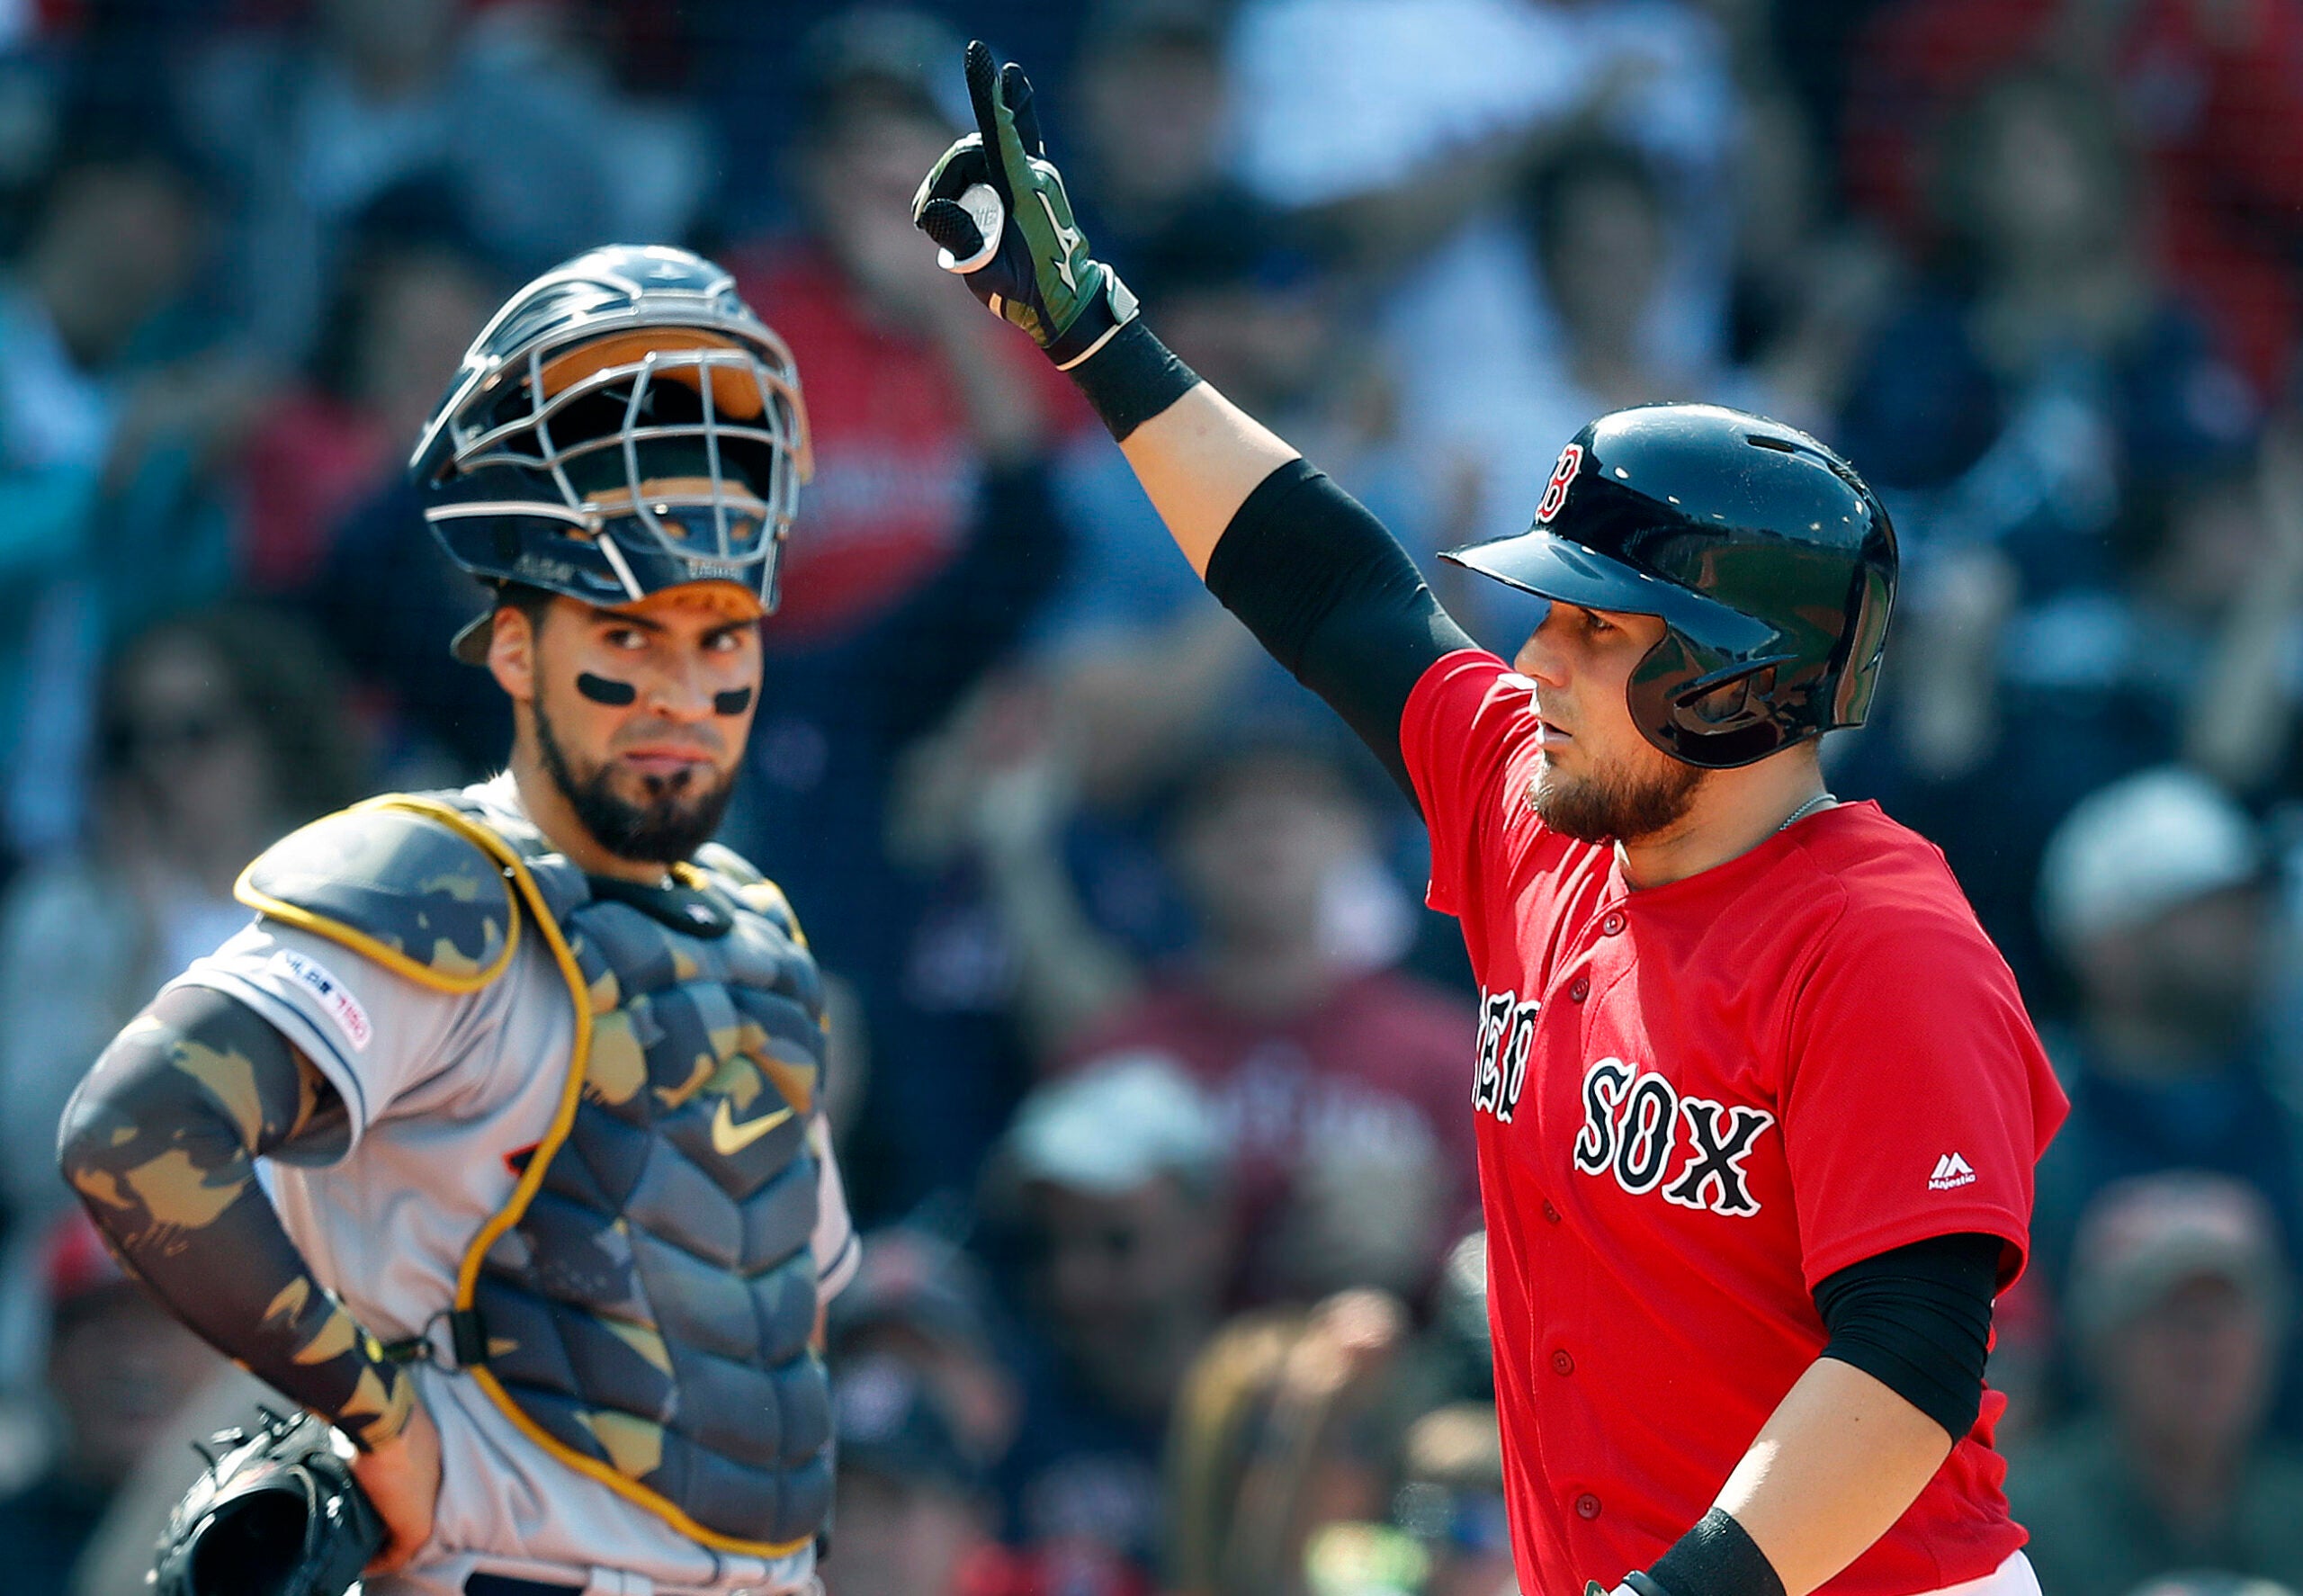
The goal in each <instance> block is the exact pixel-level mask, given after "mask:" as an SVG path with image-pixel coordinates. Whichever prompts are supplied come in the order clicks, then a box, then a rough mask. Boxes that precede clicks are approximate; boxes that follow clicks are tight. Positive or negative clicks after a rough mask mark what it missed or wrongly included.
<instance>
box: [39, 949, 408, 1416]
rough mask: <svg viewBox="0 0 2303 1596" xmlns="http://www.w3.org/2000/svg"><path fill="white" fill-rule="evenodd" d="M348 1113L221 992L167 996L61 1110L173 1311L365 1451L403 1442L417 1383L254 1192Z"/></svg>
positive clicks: (108, 1218)
mask: <svg viewBox="0 0 2303 1596" xmlns="http://www.w3.org/2000/svg"><path fill="white" fill-rule="evenodd" d="M343 1111H344V1110H343V1106H342V1104H341V1103H340V1102H339V1101H337V1099H336V1093H335V1090H334V1089H333V1088H331V1087H330V1086H329V1085H328V1084H327V1081H326V1080H325V1079H324V1078H323V1077H322V1076H321V1075H320V1073H319V1072H318V1071H317V1070H316V1069H314V1068H313V1067H312V1066H311V1064H310V1063H308V1062H306V1061H305V1059H304V1058H303V1057H302V1055H300V1054H299V1053H297V1051H296V1050H295V1048H294V1047H292V1046H291V1045H290V1044H289V1043H288V1041H287V1040H286V1038H284V1037H283V1036H281V1035H280V1033H279V1032H278V1031H276V1030H274V1029H273V1027H271V1026H270V1025H268V1024H266V1023H265V1022H264V1020H263V1019H262V1018H259V1017H258V1016H257V1015H256V1014H255V1011H254V1010H252V1009H249V1008H247V1007H246V1005H245V1004H243V1003H240V1002H238V1001H237V1000H234V999H232V998H229V997H227V996H225V995H224V994H223V993H221V992H217V991H208V990H206V989H203V988H199V987H179V988H176V989H175V990H173V991H166V992H163V993H161V994H160V996H159V997H158V998H157V999H156V1000H153V1002H152V1004H151V1006H150V1007H149V1008H148V1009H145V1011H144V1012H143V1013H142V1014H140V1015H139V1016H138V1017H137V1018H135V1019H134V1020H133V1021H131V1022H130V1025H129V1027H128V1028H127V1029H126V1030H124V1031H122V1032H121V1034H120V1036H118V1037H117V1038H116V1039H114V1041H113V1042H112V1045H111V1046H110V1047H109V1048H107V1049H105V1051H104V1054H103V1057H102V1058H100V1059H98V1060H97V1061H96V1065H95V1068H94V1069H93V1070H91V1071H89V1073H88V1078H87V1079H86V1080H84V1081H82V1082H81V1083H80V1088H79V1089H78V1090H77V1091H76V1092H75V1093H74V1094H73V1097H72V1101H71V1103H70V1105H69V1106H68V1107H67V1108H66V1109H65V1111H64V1122H63V1125H62V1127H61V1131H60V1139H59V1143H58V1149H59V1151H58V1161H59V1162H60V1164H61V1166H62V1169H63V1172H64V1178H65V1179H67V1180H68V1181H70V1182H71V1184H72V1187H73V1188H74V1189H75V1190H76V1191H77V1192H78V1193H79V1194H80V1198H81V1200H82V1201H83V1202H85V1204H86V1205H87V1206H88V1211H89V1213H90V1214H92V1215H94V1217H95V1221H96V1224H97V1225H98V1227H99V1228H101V1229H102V1230H103V1233H104V1235H105V1236H106V1238H107V1239H108V1240H109V1241H110V1242H111V1243H112V1250H113V1251H115V1252H117V1253H118V1254H119V1255H120V1257H121V1261H122V1262H123V1263H124V1264H126V1265H127V1267H128V1268H129V1269H131V1270H132V1271H133V1272H134V1273H135V1274H137V1275H138V1276H139V1277H140V1278H142V1279H143V1281H144V1282H145V1284H146V1285H147V1286H148V1287H150V1288H151V1289H152V1291H153V1292H155V1293H156V1294H157V1296H159V1297H160V1299H161V1300H162V1301H163V1302H165V1303H166V1305H167V1306H168V1308H169V1310H170V1311H171V1312H173V1313H174V1314H175V1315H176V1316H177V1317H178V1318H180V1319H182V1320H183V1321H184V1323H186V1324H188V1325H190V1326H191V1327H192V1328H193V1330H195V1331H199V1332H200V1334H201V1335H202V1336H204V1337H205V1338H207V1340H210V1341H211V1342H212V1343H213V1344H214V1345H215V1346H216V1347H217V1348H219V1349H220V1350H222V1351H223V1352H224V1353H226V1354H227V1355H228V1356H229V1357H230V1358H233V1359H234V1360H235V1361H237V1362H238V1363H239V1364H240V1365H242V1366H243V1367H246V1369H247V1370H248V1371H249V1372H250V1373H252V1374H254V1375H255V1376H257V1377H258V1378H260V1379H263V1380H265V1381H267V1382H269V1383H270V1384H271V1385H273V1386H275V1387H277V1388H278V1389H279V1390H280V1391H281V1392H282V1394H285V1395H287V1396H289V1397H291V1398H292V1399H293V1400H295V1401H297V1402H299V1403H302V1404H303V1405H304V1406H306V1407H308V1408H310V1409H311V1410H312V1411H313V1412H318V1413H320V1414H322V1415H324V1416H325V1417H327V1419H328V1420H330V1421H332V1422H334V1423H335V1424H336V1425H338V1426H339V1427H341V1428H342V1429H343V1430H344V1431H345V1434H347V1435H349V1436H350V1437H351V1438H352V1439H353V1440H354V1442H356V1443H358V1444H359V1445H361V1446H363V1447H372V1446H374V1445H376V1444H377V1443H379V1442H381V1441H383V1440H386V1439H390V1437H392V1436H394V1435H397V1434H398V1433H399V1430H400V1427H401V1426H402V1425H403V1424H405V1423H406V1422H407V1421H408V1412H409V1409H410V1407H411V1406H412V1405H413V1404H414V1402H415V1399H416V1398H415V1388H414V1385H413V1384H412V1382H411V1381H410V1380H409V1378H408V1372H407V1370H405V1369H404V1368H402V1367H399V1366H398V1365H397V1364H394V1363H391V1362H390V1361H388V1360H387V1359H386V1358H385V1357H384V1353H383V1348H382V1347H381V1344H380V1343H379V1342H378V1341H377V1340H376V1338H375V1337H374V1336H373V1335H372V1334H370V1333H369V1332H368V1331H366V1330H364V1329H363V1328H362V1327H361V1325H360V1324H359V1323H357V1322H355V1321H354V1319H353V1317H352V1314H350V1312H349V1311H348V1310H346V1309H345V1306H344V1305H343V1304H342V1303H340V1302H338V1301H337V1300H336V1296H335V1295H334V1294H333V1293H331V1292H329V1291H328V1290H327V1288H326V1287H323V1286H322V1285H321V1284H320V1283H319V1282H318V1280H317V1279H315V1278H313V1277H312V1272H311V1269H310V1266H309V1265H308V1264H307V1263H306V1262H305V1261H304V1258H303V1255H302V1254H301V1253H300V1252H299V1251H297V1250H296V1245H295V1243H294V1242H291V1240H289V1237H288V1233H287V1232H286V1231H285V1230H283V1229H282V1227H281V1224H280V1216H279V1215H278V1214H277V1213H276V1212H274V1211H273V1206H272V1202H271V1199H270V1198H269V1197H266V1196H265V1195H264V1188H262V1187H261V1186H259V1185H258V1184H257V1183H256V1167H255V1160H256V1157H257V1155H258V1154H261V1153H264V1152H270V1151H272V1150H273V1148H276V1147H279V1146H281V1145H282V1144H283V1143H287V1142H289V1141H290V1140H291V1139H293V1138H295V1137H298V1136H300V1135H310V1134H314V1133H315V1132H320V1131H325V1129H326V1128H327V1126H326V1122H327V1120H328V1119H329V1117H331V1116H341V1115H342V1113H343Z"/></svg>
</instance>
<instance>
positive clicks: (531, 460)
mask: <svg viewBox="0 0 2303 1596" xmlns="http://www.w3.org/2000/svg"><path fill="white" fill-rule="evenodd" d="M747 330H748V332H750V336H748V337H745V338H743V339H741V340H740V341H739V339H738V338H737V337H733V336H728V335H726V334H723V333H719V332H712V331H704V330H703V329H699V328H694V327H664V328H662V329H660V330H659V331H658V332H657V333H655V334H654V335H652V336H651V335H650V333H649V332H648V331H647V330H645V329H641V328H632V327H628V326H627V327H625V328H623V329H620V330H619V331H618V332H616V333H614V334H610V335H609V336H605V337H603V336H597V335H595V336H592V337H589V338H583V339H581V341H578V342H574V343H571V344H566V345H558V346H554V345H550V344H543V343H539V344H537V345H533V346H532V347H531V348H530V349H529V350H528V351H527V352H526V354H525V358H524V360H522V361H520V362H518V363H516V365H515V367H513V368H512V369H515V370H517V371H518V372H519V373H520V376H519V380H518V381H510V382H502V383H500V384H499V385H498V386H499V391H500V393H501V397H500V398H499V399H497V402H496V403H494V404H492V405H485V404H483V405H468V406H466V407H463V408H460V410H458V411H456V412H452V413H451V414H450V415H449V416H448V417H446V420H447V430H448V435H449V443H450V446H451V451H452V453H451V462H452V463H451V466H450V469H451V471H453V473H454V474H456V475H458V476H461V477H465V478H468V479H473V480H475V485H477V482H478V481H481V480H488V476H489V475H490V473H492V472H494V471H498V470H500V469H503V468H510V470H511V471H516V472H518V473H519V474H520V476H521V477H522V479H523V480H524V482H525V483H526V484H528V485H529V487H530V489H531V492H533V489H546V490H547V491H548V492H550V493H551V497H550V498H542V497H526V496H523V497H520V498H506V497H491V498H489V499H488V501H487V502H484V503H480V502H470V501H467V502H465V503H461V504H449V505H440V506H436V507H434V508H433V510H432V514H433V515H434V516H435V517H443V518H446V517H456V516H504V515H507V514H508V515H532V516H542V517H544V518H546V519H550V520H555V521H560V522H564V523H566V524H567V525H568V527H569V532H570V533H575V534H577V535H581V536H587V537H592V538H596V539H598V540H599V548H600V551H601V552H602V553H603V555H605V557H606V559H607V560H608V561H609V562H610V563H611V564H612V565H614V566H616V567H617V568H618V575H619V576H620V577H621V578H622V579H623V585H624V586H625V587H626V588H627V589H629V590H630V592H631V594H632V597H634V598H638V597H641V596H642V592H641V587H640V584H639V583H638V582H637V580H636V579H635V578H633V577H632V573H631V571H630V569H629V566H628V563H627V562H625V561H624V560H623V557H622V555H621V554H620V552H619V551H617V549H616V547H615V542H616V540H615V539H614V537H610V536H604V535H603V534H604V533H607V532H608V531H609V530H610V528H611V527H612V526H614V527H616V529H617V530H618V531H622V530H623V526H620V525H618V524H620V523H621V524H624V525H630V526H634V527H636V528H637V529H638V530H639V531H640V532H641V533H642V534H643V535H644V536H645V537H646V538H648V539H650V540H652V542H654V544H655V545H656V546H657V547H658V548H659V550H660V551H662V552H664V553H665V554H668V555H670V556H672V557H673V558H675V559H677V560H686V561H699V560H700V561H704V562H707V563H708V564H711V565H715V566H721V567H724V568H726V571H725V574H727V575H729V576H730V577H733V578H737V579H744V578H749V577H755V576H756V575H757V573H755V572H753V571H751V570H750V569H748V568H751V567H756V566H759V565H762V564H765V563H767V562H769V561H772V560H774V559H775V555H776V553H777V551H778V548H779V545H780V544H781V543H782V542H783V539H784V534H785V533H786V532H787V531H788V530H789V528H790V526H791V525H792V520H793V515H794V513H795V511H796V510H797V508H798V501H799V489H800V483H801V481H802V480H803V479H804V478H805V477H806V475H807V474H808V472H809V469H810V464H811V462H810V456H809V448H808V436H807V421H806V411H805V410H804V408H802V404H801V400H800V392H799V387H798V383H797V381H795V380H794V378H793V361H792V356H791V354H790V352H789V351H788V350H787V349H786V348H785V347H784V345H783V342H782V340H780V339H778V338H776V337H775V335H774V334H773V333H770V332H768V331H767V330H766V328H765V327H761V328H758V329H757V331H751V330H750V329H747ZM627 354H629V355H632V356H633V358H621V357H622V356H624V355H627ZM508 374H509V372H508V371H507V372H506V375H508ZM475 397H477V396H475ZM498 480H501V479H498Z"/></svg>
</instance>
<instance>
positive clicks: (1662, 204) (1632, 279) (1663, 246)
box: [1432, 134, 1776, 653]
mask: <svg viewBox="0 0 2303 1596" xmlns="http://www.w3.org/2000/svg"><path fill="white" fill-rule="evenodd" d="M1513 197H1514V199H1515V200H1516V202H1517V203H1516V208H1515V211H1514V215H1515V220H1517V221H1518V222H1519V226H1520V228H1521V229H1522V230H1523V234H1524V240H1525V245H1526V248H1527V252H1528V259H1529V260H1530V261H1531V262H1532V263H1533V265H1534V268H1535V269H1534V273H1533V275H1532V278H1531V282H1532V284H1533V287H1534V290H1535V291H1536V293H1537V296H1538V298H1539V300H1540V301H1541V303H1542V304H1543V305H1544V306H1545V307H1546V310H1547V312H1548V315H1547V318H1546V326H1547V328H1548V331H1549V338H1548V341H1547V342H1546V344H1545V345H1540V346H1538V345H1532V344H1529V345H1523V346H1522V349H1521V351H1520V353H1521V355H1522V358H1523V360H1524V362H1525V363H1526V365H1527V369H1528V374H1529V380H1528V381H1524V382H1521V383H1519V384H1517V385H1514V386H1513V387H1511V388H1510V389H1507V390H1500V391H1496V392H1492V393H1489V394H1485V395H1483V396H1482V397H1483V403H1482V404H1481V405H1480V406H1479V408H1478V409H1477V412H1476V413H1471V412H1468V411H1467V412H1466V413H1465V414H1463V415H1461V416H1459V417H1456V418H1455V419H1454V421H1453V423H1452V438H1451V439H1450V440H1448V441H1446V442H1443V441H1442V440H1440V439H1437V438H1435V439H1433V440H1432V444H1433V446H1435V447H1452V449H1453V450H1454V451H1455V453H1456V455H1457V457H1458V458H1460V459H1462V460H1464V461H1465V465H1466V466H1467V468H1468V469H1469V470H1470V471H1472V473H1473V475H1474V480H1475V481H1476V483H1477V487H1476V490H1475V491H1476V508H1475V509H1474V510H1473V511H1472V512H1471V516H1472V519H1471V521H1470V524H1469V525H1467V526H1466V527H1465V535H1466V536H1470V537H1499V536H1502V535H1505V534H1506V533H1511V532H1518V531H1524V530H1525V529H1526V527H1527V525H1528V522H1529V520H1530V519H1531V518H1532V517H1533V516H1534V507H1535V505H1536V503H1537V500H1539V499H1541V498H1543V494H1544V483H1545V480H1546V477H1547V476H1548V475H1549V473H1550V471H1551V469H1552V462H1554V461H1555V460H1556V459H1557V458H1558V452H1559V448H1560V446H1561V445H1563V444H1565V443H1566V442H1567V441H1568V440H1569V439H1570V438H1572V437H1573V436H1574V435H1576V433H1577V432H1579V431H1581V430H1582V426H1583V424H1584V423H1585V422H1587V421H1589V420H1591V418H1592V417H1595V416H1599V415H1601V414H1603V413H1605V412H1607V411H1609V410H1618V409H1622V408H1626V406H1630V405H1638V404H1650V403H1654V402H1657V401H1662V400H1670V399H1684V398H1686V397H1688V396H1690V395H1692V396H1696V397H1698V398H1701V399H1713V400H1716V401H1718V402H1719V403H1722V404H1731V405H1737V406H1740V407H1743V408H1747V409H1752V410H1756V411H1761V412H1767V413H1771V412H1772V411H1773V410H1774V409H1775V408H1776V406H1775V405H1774V403H1773V401H1772V399H1771V397H1770V396H1769V395H1767V394H1766V393H1765V392H1763V391H1762V390H1761V389H1760V388H1759V387H1758V386H1757V385H1756V384H1755V382H1754V381H1752V380H1751V379H1749V378H1748V377H1745V376H1743V375H1741V374H1738V373H1734V372H1727V371H1725V370H1724V369H1722V368H1721V366H1720V364H1719V358H1718V357H1719V354H1720V353H1721V352H1720V350H1719V349H1718V347H1717V346H1716V345H1709V346H1704V347H1700V348H1696V349H1688V350H1672V349H1669V348H1668V347H1659V345H1658V343H1657V340H1656V339H1655V338H1654V337H1653V332H1652V328H1653V324H1654V322H1655V320H1656V318H1657V316H1658V315H1659V313H1660V311H1659V307H1660V302H1661V300H1662V296H1663V294H1664V292H1665V291H1666V289H1667V287H1668V286H1669V272H1670V268H1671V245H1672V227H1673V223H1674V220H1675V219H1676V218H1677V217H1678V216H1679V215H1680V214H1682V213H1681V212H1680V211H1679V210H1678V209H1676V208H1675V205H1676V202H1675V197H1674V195H1673V193H1672V192H1671V188H1670V187H1669V185H1668V184H1667V181H1666V178H1665V175H1664V174H1663V172H1662V170H1661V169H1659V167H1658V166H1657V165H1656V163H1655V162H1654V160H1653V158H1652V157H1650V156H1648V155H1647V154H1646V153H1644V151H1643V150H1642V149H1641V148H1639V147H1638V146H1637V145H1636V144H1635V143H1633V142H1631V141H1630V140H1628V139H1619V138H1614V137H1600V136H1597V135H1590V134H1587V135H1582V136H1579V137H1575V138H1572V139H1567V140H1565V141H1564V142H1563V143H1561V144H1560V145H1559V146H1558V147H1557V148H1555V149H1553V150H1551V151H1550V152H1549V153H1547V154H1546V156H1545V157H1544V158H1543V159H1541V160H1540V161H1538V162H1537V163H1536V164H1535V165H1534V166H1532V167H1531V168H1530V169H1529V170H1528V173H1527V174H1526V175H1525V176H1524V177H1523V178H1522V179H1521V180H1520V181H1519V183H1518V184H1516V186H1515V189H1514V194H1513ZM1485 586H1488V587H1492V586H1493V584H1492V583H1491V584H1486V585H1485ZM1471 614H1473V615H1474V617H1475V620H1474V623H1473V631H1474V634H1475V635H1479V636H1481V637H1482V640H1483V641H1485V642H1487V643H1488V646H1490V647H1492V648H1497V649H1501V650H1504V651H1505V652H1507V653H1508V652H1509V651H1510V650H1511V649H1513V648H1516V647H1517V641H1515V640H1512V639H1510V637H1509V636H1508V635H1507V633H1508V632H1509V631H1510V624H1518V622H1517V620H1516V619H1515V620H1514V621H1513V622H1512V623H1510V624H1505V625H1499V624H1498V623H1497V622H1495V621H1492V620H1491V621H1489V622H1488V623H1486V624H1485V625H1484V626H1482V625H1480V624H1479V623H1478V622H1477V619H1476V618H1477V617H1479V616H1480V608H1479V606H1478V605H1476V604H1475V605H1474V607H1473V608H1472V610H1471Z"/></svg>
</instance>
